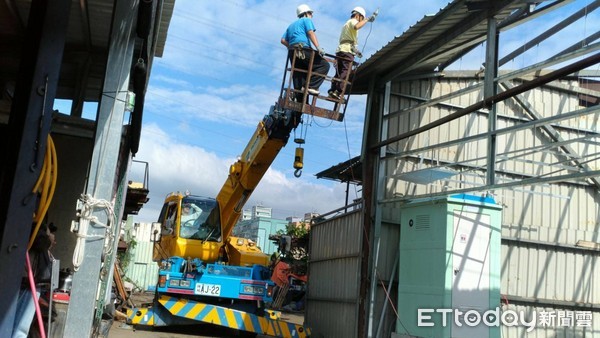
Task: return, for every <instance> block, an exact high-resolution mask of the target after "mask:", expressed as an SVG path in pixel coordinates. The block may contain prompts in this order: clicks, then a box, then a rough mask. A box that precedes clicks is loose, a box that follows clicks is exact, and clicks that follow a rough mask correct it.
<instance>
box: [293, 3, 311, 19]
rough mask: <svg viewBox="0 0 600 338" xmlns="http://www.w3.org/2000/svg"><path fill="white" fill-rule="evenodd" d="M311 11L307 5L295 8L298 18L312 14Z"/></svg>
mask: <svg viewBox="0 0 600 338" xmlns="http://www.w3.org/2000/svg"><path fill="white" fill-rule="evenodd" d="M312 11H313V10H312V9H310V7H308V5H307V4H302V5H300V6H298V8H296V15H297V16H300V15H302V14H304V13H306V12H311V13H312Z"/></svg>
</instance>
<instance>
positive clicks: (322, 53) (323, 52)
mask: <svg viewBox="0 0 600 338" xmlns="http://www.w3.org/2000/svg"><path fill="white" fill-rule="evenodd" d="M318 51H319V55H321V57H324V56H325V49H323V47H319V48H318Z"/></svg>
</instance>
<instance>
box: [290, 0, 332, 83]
mask: <svg viewBox="0 0 600 338" xmlns="http://www.w3.org/2000/svg"><path fill="white" fill-rule="evenodd" d="M296 15H297V16H298V20H296V21H294V22H293V23H292V24H290V25H289V26H288V28H287V30H286V31H285V33H283V36H282V37H281V44H283V45H284V46H286V47H287V48H288V50H289V52H288V57H289V58H290V60H292V59H293V57H294V54H293V53H296V63H295V67H296V68H299V69H306V70H308V66H309V63H310V51H309V50H308V49H309V48H311V45H312V47H313V48H314V49H316V50H317V51H318V52H319V53H318V54H315V58H314V61H313V66H312V75H311V77H310V81H309V84H308V89H307V91H308V93H309V94H312V95H319V87H320V86H321V84H322V83H323V81H324V80H325V76H327V72H329V62H327V60H325V59H324V58H323V56H324V55H325V51H324V50H323V48H322V47H321V46H320V45H319V40H318V39H317V35H316V34H315V31H316V29H315V26H314V24H313V21H312V16H313V10H312V9H310V7H308V5H305V4H302V5H300V6H298V8H297V9H296ZM306 75H307V74H306V73H303V72H294V73H293V83H294V89H300V90H304V85H305V83H306Z"/></svg>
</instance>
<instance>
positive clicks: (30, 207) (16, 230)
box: [0, 0, 71, 337]
mask: <svg viewBox="0 0 600 338" xmlns="http://www.w3.org/2000/svg"><path fill="white" fill-rule="evenodd" d="M70 5H71V2H70V1H69V0H56V1H44V0H33V1H32V2H31V8H30V13H29V22H28V24H27V32H26V35H25V39H24V42H23V50H22V53H21V55H22V57H21V64H20V67H19V73H18V76H17V79H16V86H15V94H14V98H13V103H12V106H11V113H10V118H9V122H8V128H7V129H8V133H7V135H4V136H5V137H6V139H5V140H6V141H5V144H2V145H0V146H2V147H5V151H2V153H4V154H5V157H4V158H2V164H1V165H0V169H1V171H0V201H2V203H0V271H2V274H1V276H0V290H2V292H0V304H2V306H0V337H11V336H12V329H13V322H14V318H15V310H16V302H17V296H18V293H19V288H20V286H21V276H23V270H24V267H25V252H26V248H27V243H28V241H29V233H30V231H31V224H32V215H33V214H34V210H35V207H36V203H37V197H36V196H35V194H34V193H33V192H32V190H33V187H34V185H35V182H36V180H37V178H38V177H39V175H40V171H41V169H42V165H43V163H44V154H45V153H46V141H47V137H48V134H49V132H50V125H51V122H52V102H53V101H54V97H55V96H56V89H57V86H58V78H59V75H60V66H61V60H62V55H63V50H64V45H65V40H66V34H67V26H68V22H69V10H70Z"/></svg>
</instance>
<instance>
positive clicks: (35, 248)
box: [11, 224, 53, 338]
mask: <svg viewBox="0 0 600 338" xmlns="http://www.w3.org/2000/svg"><path fill="white" fill-rule="evenodd" d="M52 241H53V240H52V239H51V237H50V231H49V230H48V227H47V226H46V225H45V224H41V225H40V228H39V229H38V232H37V235H36V237H35V240H34V241H33V245H32V247H31V249H29V258H30V263H31V265H30V266H31V271H28V270H27V269H26V271H25V275H24V276H23V281H22V283H21V289H20V291H19V296H18V300H17V309H16V312H15V321H14V325H13V332H12V335H11V337H12V338H26V337H27V335H28V334H29V329H30V326H31V323H32V321H33V318H34V315H35V302H36V301H37V300H38V299H39V296H40V288H39V285H37V284H38V283H40V282H41V281H48V280H50V277H51V276H52V259H51V257H50V255H49V250H50V247H51V246H52V244H53V243H52ZM29 273H31V274H32V277H33V280H34V282H35V283H36V285H34V287H35V290H36V295H35V298H34V297H33V294H32V292H31V285H30V283H29V276H28V274H29Z"/></svg>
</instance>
